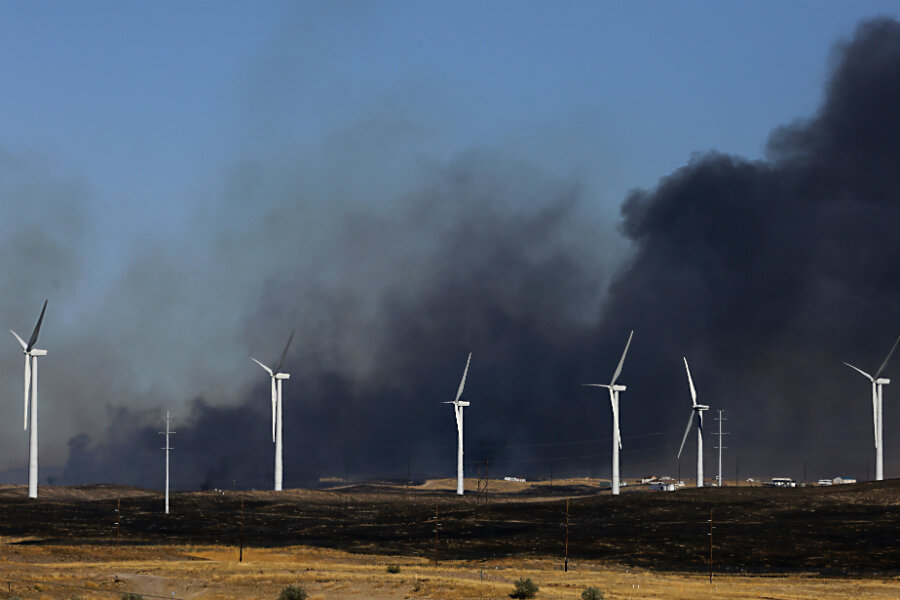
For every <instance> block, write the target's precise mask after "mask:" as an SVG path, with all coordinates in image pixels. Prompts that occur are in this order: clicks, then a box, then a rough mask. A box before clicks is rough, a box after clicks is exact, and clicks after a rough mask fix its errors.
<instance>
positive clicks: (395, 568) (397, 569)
mask: <svg viewBox="0 0 900 600" xmlns="http://www.w3.org/2000/svg"><path fill="white" fill-rule="evenodd" d="M387 572H388V573H394V574H396V573H399V572H400V565H388V566H387Z"/></svg>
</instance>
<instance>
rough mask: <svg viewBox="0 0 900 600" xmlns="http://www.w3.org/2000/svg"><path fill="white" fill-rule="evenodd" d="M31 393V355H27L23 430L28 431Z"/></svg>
mask: <svg viewBox="0 0 900 600" xmlns="http://www.w3.org/2000/svg"><path fill="white" fill-rule="evenodd" d="M30 391H31V355H30V354H26V355H25V420H24V422H23V423H22V429H23V430H25V429H28V392H30Z"/></svg>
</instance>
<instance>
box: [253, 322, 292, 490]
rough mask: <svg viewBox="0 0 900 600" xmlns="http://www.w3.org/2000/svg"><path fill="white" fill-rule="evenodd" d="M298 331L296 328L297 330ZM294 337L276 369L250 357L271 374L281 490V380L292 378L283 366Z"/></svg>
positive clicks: (276, 479) (278, 484) (278, 476)
mask: <svg viewBox="0 0 900 600" xmlns="http://www.w3.org/2000/svg"><path fill="white" fill-rule="evenodd" d="M295 331H296V330H295ZM293 339H294V331H292V332H291V337H289V338H288V341H287V345H286V346H285V347H284V352H282V353H281V358H280V359H279V360H278V364H277V365H276V366H275V369H274V370H273V369H270V368H269V367H267V366H266V365H264V364H262V363H261V362H259V361H258V360H256V359H255V358H253V357H250V360H252V361H253V362H255V363H256V364H258V365H259V366H261V367H262V368H263V369H265V370H266V373H268V374H269V377H270V378H271V379H272V441H273V442H275V491H276V492H280V491H281V488H282V481H283V475H284V444H283V442H282V437H281V424H282V419H281V382H282V381H284V380H285V379H290V378H291V374H290V373H282V372H281V366H282V364H283V363H284V357H285V356H287V351H288V348H290V347H291V341H292V340H293Z"/></svg>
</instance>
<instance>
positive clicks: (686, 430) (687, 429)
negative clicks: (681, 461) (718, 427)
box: [678, 410, 694, 458]
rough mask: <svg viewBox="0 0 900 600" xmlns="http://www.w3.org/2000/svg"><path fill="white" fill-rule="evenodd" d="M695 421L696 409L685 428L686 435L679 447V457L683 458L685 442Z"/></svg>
mask: <svg viewBox="0 0 900 600" xmlns="http://www.w3.org/2000/svg"><path fill="white" fill-rule="evenodd" d="M693 422H694V411H693V410H692V411H691V418H689V419H688V424H687V427H685V428H684V437H683V438H681V447H680V448H678V458H681V451H682V450H684V443H685V442H686V441H687V438H688V434H689V433H690V432H691V425H692V424H693Z"/></svg>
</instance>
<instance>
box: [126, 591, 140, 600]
mask: <svg viewBox="0 0 900 600" xmlns="http://www.w3.org/2000/svg"><path fill="white" fill-rule="evenodd" d="M122 600H144V597H143V596H141V595H140V594H138V593H135V592H125V593H124V594H122Z"/></svg>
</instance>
